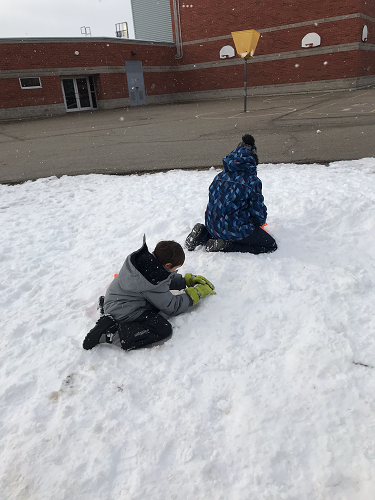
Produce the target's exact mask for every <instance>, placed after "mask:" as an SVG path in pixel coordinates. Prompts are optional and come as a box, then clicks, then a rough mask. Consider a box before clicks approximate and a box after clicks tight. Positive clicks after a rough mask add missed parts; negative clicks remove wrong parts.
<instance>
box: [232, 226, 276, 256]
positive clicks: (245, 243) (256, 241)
mask: <svg viewBox="0 0 375 500" xmlns="http://www.w3.org/2000/svg"><path fill="white" fill-rule="evenodd" d="M275 250H277V244H276V241H275V239H274V238H273V237H272V236H271V235H270V234H269V233H267V231H264V230H263V229H262V228H261V227H256V228H255V229H254V231H253V232H252V233H251V235H250V236H247V237H246V238H244V239H243V240H240V241H234V242H232V246H230V247H229V248H227V249H225V250H224V252H241V253H253V254H256V255H257V254H259V253H270V252H274V251H275Z"/></svg>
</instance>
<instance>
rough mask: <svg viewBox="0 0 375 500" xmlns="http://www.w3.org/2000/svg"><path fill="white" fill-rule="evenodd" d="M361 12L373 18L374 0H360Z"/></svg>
mask: <svg viewBox="0 0 375 500" xmlns="http://www.w3.org/2000/svg"><path fill="white" fill-rule="evenodd" d="M360 3H361V12H362V13H363V14H366V16H370V17H373V18H375V2H374V0H361V2H360Z"/></svg>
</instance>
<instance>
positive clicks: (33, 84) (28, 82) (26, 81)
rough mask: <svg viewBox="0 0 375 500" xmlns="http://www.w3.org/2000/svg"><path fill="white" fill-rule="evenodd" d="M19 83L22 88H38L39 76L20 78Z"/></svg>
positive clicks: (39, 85)
mask: <svg viewBox="0 0 375 500" xmlns="http://www.w3.org/2000/svg"><path fill="white" fill-rule="evenodd" d="M20 85H21V88H22V89H35V88H40V87H41V86H42V84H41V83H40V78H39V77H37V78H20Z"/></svg>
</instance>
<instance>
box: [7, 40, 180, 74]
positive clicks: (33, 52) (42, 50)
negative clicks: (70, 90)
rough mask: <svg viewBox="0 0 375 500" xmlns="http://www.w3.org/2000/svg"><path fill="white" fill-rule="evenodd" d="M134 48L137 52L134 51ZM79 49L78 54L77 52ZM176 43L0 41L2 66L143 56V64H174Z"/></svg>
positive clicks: (117, 61) (111, 62)
mask: <svg viewBox="0 0 375 500" xmlns="http://www.w3.org/2000/svg"><path fill="white" fill-rule="evenodd" d="M132 50H135V51H136V52H137V54H136V55H135V56H132V55H131V51H132ZM76 51H78V52H79V54H78V55H75V52H76ZM175 53H176V49H175V47H173V46H163V45H141V44H136V43H134V44H129V43H118V42H110V41H109V42H81V41H80V40H77V41H72V42H54V43H51V42H42V43H32V42H30V43H28V42H26V43H22V42H21V43H9V44H7V43H0V69H1V70H3V71H5V70H14V69H39V68H40V69H41V68H73V67H92V66H124V64H125V60H128V59H129V60H130V59H141V60H142V62H143V65H144V66H147V65H152V66H155V65H156V66H166V65H171V64H174V61H175V59H174V55H175Z"/></svg>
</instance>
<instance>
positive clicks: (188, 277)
mask: <svg viewBox="0 0 375 500" xmlns="http://www.w3.org/2000/svg"><path fill="white" fill-rule="evenodd" d="M184 278H185V283H186V286H194V285H197V284H198V283H200V284H201V285H208V286H209V287H210V288H212V290H215V287H214V285H213V284H212V283H211V281H208V279H207V278H205V277H204V276H200V275H197V276H196V275H195V274H191V273H186V274H185V276H184Z"/></svg>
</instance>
